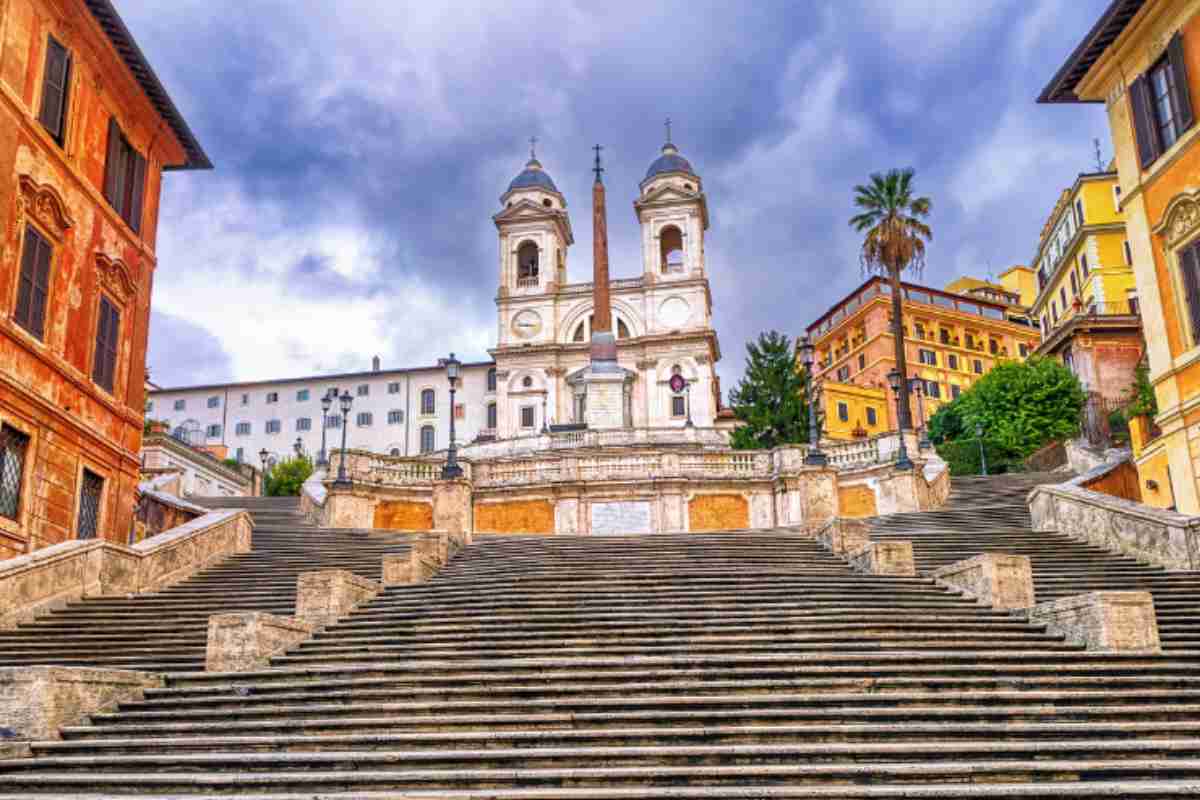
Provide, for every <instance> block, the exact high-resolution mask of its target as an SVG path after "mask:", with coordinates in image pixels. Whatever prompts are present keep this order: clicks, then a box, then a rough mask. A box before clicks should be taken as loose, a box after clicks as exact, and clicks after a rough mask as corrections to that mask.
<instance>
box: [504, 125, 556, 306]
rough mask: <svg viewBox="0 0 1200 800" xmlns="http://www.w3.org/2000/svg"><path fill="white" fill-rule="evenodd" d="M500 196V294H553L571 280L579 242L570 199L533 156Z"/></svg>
mask: <svg viewBox="0 0 1200 800" xmlns="http://www.w3.org/2000/svg"><path fill="white" fill-rule="evenodd" d="M536 141H537V140H536V139H531V140H530V142H531V146H530V148H529V160H528V161H527V162H525V167H524V169H522V170H521V172H520V173H519V174H518V175H517V177H515V178H513V179H512V181H511V182H510V183H509V184H508V189H507V190H505V192H504V194H502V195H501V196H500V203H501V205H502V206H503V208H502V209H501V210H500V212H499V213H497V214H496V215H494V216H493V217H492V221H493V222H495V223H496V229H497V231H498V233H499V236H500V292H499V293H500V295H501V296H506V295H511V294H541V293H547V292H553V291H554V290H555V289H556V288H557V287H558V286H561V285H562V284H564V283H566V280H567V248H568V247H569V246H570V245H572V244H574V242H575V237H574V235H573V234H572V233H571V219H570V217H569V216H568V215H567V201H566V198H564V197H563V196H562V193H561V192H559V191H558V187H557V186H555V185H554V180H553V179H552V178H551V177H550V174H549V173H548V172H546V170H545V168H543V167H542V163H541V162H540V161H538V159H537V155H536V154H535V153H534V150H533V147H532V144H533V143H535V142H536Z"/></svg>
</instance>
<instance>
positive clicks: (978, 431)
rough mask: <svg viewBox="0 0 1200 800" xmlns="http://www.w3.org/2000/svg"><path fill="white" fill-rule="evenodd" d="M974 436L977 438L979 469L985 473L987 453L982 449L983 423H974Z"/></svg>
mask: <svg viewBox="0 0 1200 800" xmlns="http://www.w3.org/2000/svg"><path fill="white" fill-rule="evenodd" d="M975 438H976V439H978V440H979V471H980V472H981V473H982V474H984V475H987V455H985V453H984V450H983V423H981V422H976V423H975Z"/></svg>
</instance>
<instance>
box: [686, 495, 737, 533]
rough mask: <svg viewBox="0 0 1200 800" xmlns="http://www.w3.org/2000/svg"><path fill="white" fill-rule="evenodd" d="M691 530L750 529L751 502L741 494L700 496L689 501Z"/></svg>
mask: <svg viewBox="0 0 1200 800" xmlns="http://www.w3.org/2000/svg"><path fill="white" fill-rule="evenodd" d="M688 520H689V529H690V530H692V531H695V532H703V531H725V530H740V529H742V528H749V527H750V502H749V500H747V499H746V498H745V497H744V496H742V495H740V494H698V495H696V496H695V497H693V498H692V499H691V500H689V501H688Z"/></svg>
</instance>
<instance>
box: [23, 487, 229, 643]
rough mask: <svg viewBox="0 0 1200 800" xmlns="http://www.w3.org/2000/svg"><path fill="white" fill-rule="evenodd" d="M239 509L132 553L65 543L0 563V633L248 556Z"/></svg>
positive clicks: (109, 545) (103, 544)
mask: <svg viewBox="0 0 1200 800" xmlns="http://www.w3.org/2000/svg"><path fill="white" fill-rule="evenodd" d="M252 529H253V523H252V522H251V519H250V514H249V513H248V512H246V511H244V510H241V509H222V510H220V511H211V512H209V513H207V514H205V515H204V516H202V517H199V518H197V519H194V520H192V521H191V522H188V523H185V524H183V525H179V526H177V527H175V528H172V529H171V530H169V531H166V532H164V533H161V534H159V535H157V536H154V537H152V538H150V539H147V540H146V541H143V542H139V543H137V544H135V545H132V546H126V545H121V544H115V543H113V542H109V541H106V540H103V539H89V540H86V541H78V540H76V541H70V542H62V543H60V544H56V545H52V546H51V547H46V548H43V549H41V550H38V551H37V552H34V553H30V554H29V555H25V556H18V557H17V558H10V559H8V560H7V561H3V562H0V630H11V629H12V628H14V627H16V625H17V624H18V623H20V622H25V621H28V620H31V619H33V618H34V617H36V616H37V615H39V614H42V613H45V612H48V611H51V610H53V609H55V608H59V607H61V606H63V605H64V604H66V603H68V602H70V601H72V600H78V599H80V598H84V597H97V596H117V595H129V594H136V593H139V592H150V591H156V590H158V589H161V588H163V587H165V586H169V585H171V584H173V583H177V582H179V581H181V580H183V579H184V578H188V577H190V576H192V575H194V574H195V573H197V572H199V571H200V570H201V569H204V568H205V567H207V566H209V565H211V564H214V563H216V562H217V561H221V560H222V559H224V558H226V557H228V556H231V555H233V554H235V553H248V552H250V534H251V531H252Z"/></svg>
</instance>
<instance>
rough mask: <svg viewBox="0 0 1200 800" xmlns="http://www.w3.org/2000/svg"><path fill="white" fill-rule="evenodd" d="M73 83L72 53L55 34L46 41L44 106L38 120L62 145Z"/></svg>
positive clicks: (65, 133) (43, 88)
mask: <svg viewBox="0 0 1200 800" xmlns="http://www.w3.org/2000/svg"><path fill="white" fill-rule="evenodd" d="M70 85H71V53H70V52H69V51H68V50H67V48H65V47H63V46H62V44H61V43H60V42H59V41H58V40H57V39H55V38H54V37H53V36H51V37H49V38H48V39H47V41H46V71H45V74H44V75H43V76H42V107H41V110H40V111H38V122H40V123H42V127H44V128H45V129H46V130H47V132H49V134H50V135H51V136H53V137H54V141H56V142H58V143H59V144H60V145H61V144H62V143H63V141H64V140H65V139H66V135H67V100H68V97H69V94H70V91H69V87H70Z"/></svg>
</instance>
